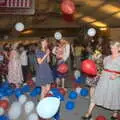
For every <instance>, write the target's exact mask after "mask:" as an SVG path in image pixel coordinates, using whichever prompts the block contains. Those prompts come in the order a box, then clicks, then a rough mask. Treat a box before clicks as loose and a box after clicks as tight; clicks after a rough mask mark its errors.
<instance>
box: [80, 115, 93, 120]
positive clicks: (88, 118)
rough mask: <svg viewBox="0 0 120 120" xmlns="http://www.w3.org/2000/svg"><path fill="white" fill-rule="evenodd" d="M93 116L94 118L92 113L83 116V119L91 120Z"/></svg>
mask: <svg viewBox="0 0 120 120" xmlns="http://www.w3.org/2000/svg"><path fill="white" fill-rule="evenodd" d="M91 118H92V115H89V116H82V119H83V120H90V119H91Z"/></svg>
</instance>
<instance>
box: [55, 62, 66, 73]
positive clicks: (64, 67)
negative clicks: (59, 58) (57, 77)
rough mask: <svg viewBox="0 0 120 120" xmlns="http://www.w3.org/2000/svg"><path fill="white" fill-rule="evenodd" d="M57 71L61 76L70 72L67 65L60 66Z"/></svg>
mask: <svg viewBox="0 0 120 120" xmlns="http://www.w3.org/2000/svg"><path fill="white" fill-rule="evenodd" d="M57 71H58V72H59V73H61V74H64V73H66V72H68V65H67V64H64V63H63V64H60V65H59V66H58V68H57Z"/></svg>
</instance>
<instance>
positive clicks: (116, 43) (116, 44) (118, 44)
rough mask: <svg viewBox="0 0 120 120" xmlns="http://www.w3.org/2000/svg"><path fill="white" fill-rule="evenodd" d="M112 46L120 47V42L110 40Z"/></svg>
mask: <svg viewBox="0 0 120 120" xmlns="http://www.w3.org/2000/svg"><path fill="white" fill-rule="evenodd" d="M111 46H116V47H118V48H120V42H119V41H110V47H111Z"/></svg>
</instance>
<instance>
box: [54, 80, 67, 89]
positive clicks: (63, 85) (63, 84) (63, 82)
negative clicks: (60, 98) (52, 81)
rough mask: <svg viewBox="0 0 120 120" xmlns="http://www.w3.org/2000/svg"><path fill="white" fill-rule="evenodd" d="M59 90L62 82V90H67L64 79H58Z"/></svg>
mask: <svg viewBox="0 0 120 120" xmlns="http://www.w3.org/2000/svg"><path fill="white" fill-rule="evenodd" d="M56 81H57V88H58V87H60V82H62V88H65V79H64V78H61V80H60V78H57V80H56Z"/></svg>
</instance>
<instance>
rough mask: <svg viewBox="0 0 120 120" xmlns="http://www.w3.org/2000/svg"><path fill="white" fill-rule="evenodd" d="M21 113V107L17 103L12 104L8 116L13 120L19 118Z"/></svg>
mask: <svg viewBox="0 0 120 120" xmlns="http://www.w3.org/2000/svg"><path fill="white" fill-rule="evenodd" d="M21 112H22V105H21V104H20V103H19V102H14V103H13V104H12V105H11V107H10V109H9V111H8V116H9V118H10V119H11V120H15V119H17V118H19V117H20V115H21Z"/></svg>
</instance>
